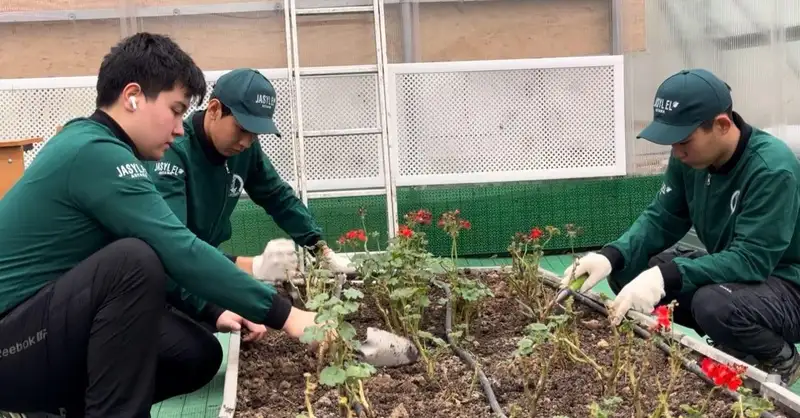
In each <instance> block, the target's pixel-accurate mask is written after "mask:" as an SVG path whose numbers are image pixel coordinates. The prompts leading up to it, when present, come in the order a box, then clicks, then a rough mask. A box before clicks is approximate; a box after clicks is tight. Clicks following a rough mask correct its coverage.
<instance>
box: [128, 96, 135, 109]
mask: <svg viewBox="0 0 800 418" xmlns="http://www.w3.org/2000/svg"><path fill="white" fill-rule="evenodd" d="M129 100H130V102H131V106H133V110H136V98H135V97H133V96H131V97H130V98H129Z"/></svg>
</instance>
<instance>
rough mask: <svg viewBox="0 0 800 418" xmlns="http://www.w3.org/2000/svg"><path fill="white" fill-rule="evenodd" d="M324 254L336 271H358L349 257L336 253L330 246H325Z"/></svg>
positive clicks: (351, 272) (344, 272) (348, 272)
mask: <svg viewBox="0 0 800 418" xmlns="http://www.w3.org/2000/svg"><path fill="white" fill-rule="evenodd" d="M322 254H323V256H324V257H325V258H327V259H328V265H329V266H330V269H331V271H333V272H334V273H343V274H353V273H355V272H356V268H355V267H354V266H353V263H352V262H351V261H350V259H349V258H347V257H345V256H343V255H339V254H336V253H334V252H333V250H331V249H330V248H328V247H325V249H324V250H323V252H322Z"/></svg>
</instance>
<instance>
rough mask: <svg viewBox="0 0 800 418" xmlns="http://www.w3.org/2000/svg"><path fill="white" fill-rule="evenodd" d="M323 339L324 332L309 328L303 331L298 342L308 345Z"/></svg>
mask: <svg viewBox="0 0 800 418" xmlns="http://www.w3.org/2000/svg"><path fill="white" fill-rule="evenodd" d="M324 338H325V331H323V330H322V328H320V327H315V326H311V327H306V329H304V330H303V335H301V336H300V342H302V343H306V344H309V343H312V342H314V341H322V340H323V339H324Z"/></svg>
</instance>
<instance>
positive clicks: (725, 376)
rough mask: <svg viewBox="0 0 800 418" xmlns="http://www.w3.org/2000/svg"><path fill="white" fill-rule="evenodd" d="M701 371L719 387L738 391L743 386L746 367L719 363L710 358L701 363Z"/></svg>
mask: <svg viewBox="0 0 800 418" xmlns="http://www.w3.org/2000/svg"><path fill="white" fill-rule="evenodd" d="M700 369H702V370H703V373H705V374H706V376H708V377H709V379H711V380H712V381H713V382H714V384H715V385H717V386H727V387H728V389H730V390H733V391H735V390H737V389H739V387H740V386H741V385H742V374H743V373H744V367H742V366H735V365H730V366H729V365H727V364H722V363H718V362H716V361H714V360H712V359H710V358H708V357H706V358H704V359H703V360H702V361H700Z"/></svg>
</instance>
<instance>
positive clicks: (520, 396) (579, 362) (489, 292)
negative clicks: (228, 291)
mask: <svg viewBox="0 0 800 418" xmlns="http://www.w3.org/2000/svg"><path fill="white" fill-rule="evenodd" d="M361 215H362V219H363V213H362V214H361ZM460 216H461V215H460V213H459V212H458V211H452V212H447V213H444V214H442V215H441V216H440V217H439V222H438V224H437V226H438V229H440V230H441V232H439V231H435V230H433V228H432V227H430V226H429V225H430V224H431V223H432V217H431V215H430V213H428V212H426V211H423V210H421V211H417V212H413V213H409V214H408V215H406V217H405V220H406V223H405V224H404V225H401V227H400V229H399V234H398V237H397V238H396V239H395V240H393V241H392V242H391V243H389V245H388V248H385V249H381V250H385V251H381V252H375V250H376V249H377V248H375V247H372V246H371V245H372V244H371V242H370V238H371V237H372V236H373V235H372V234H369V233H368V232H367V231H363V230H355V231H353V232H351V233H348V234H346V235H345V236H343V237H342V239H340V244H341V245H343V246H349V247H353V246H357V247H359V249H361V250H362V251H364V253H365V254H366V255H365V257H364V258H363V259H361V260H359V262H358V272H359V274H360V276H361V277H362V278H363V283H362V284H349V283H342V282H341V281H338V282H337V281H332V280H327V279H326V278H328V277H330V275H329V273H328V272H327V271H326V270H325V266H324V265H315V266H313V268H312V269H310V270H309V272H308V274H307V278H306V280H305V283H304V284H303V285H302V286H300V290H301V294H302V299H303V303H304V304H305V305H306V307H307V308H309V309H313V310H315V311H317V312H318V322H319V323H320V324H325V325H324V327H323V329H322V330H320V331H318V332H312V330H308V331H307V333H306V335H305V336H304V338H303V340H304V342H311V341H314V340H317V341H322V340H323V339H324V338H325V336H326V332H325V331H326V330H327V331H331V330H335V331H336V332H335V333H328V334H327V335H333V336H334V337H335V339H334V341H333V343H332V344H331V345H330V347H329V350H327V351H326V352H325V353H322V354H321V355H320V353H312V352H309V351H308V350H307V349H305V348H304V343H303V342H297V341H293V340H291V339H289V338H287V337H285V336H284V335H283V334H281V333H271V334H270V335H269V336H267V337H266V338H265V339H264V340H262V341H260V342H258V343H253V344H244V345H243V346H242V351H241V354H240V375H239V388H238V394H237V399H238V401H237V408H236V416H237V417H291V418H294V417H298V416H305V417H309V418H310V417H317V418H324V417H339V416H344V417H350V416H370V417H393V418H400V417H410V416H424V417H467V416H468V417H494V416H505V417H523V416H526V417H527V416H536V417H539V416H541V417H586V416H589V417H610V416H619V417H623V416H624V417H636V418H640V417H641V418H643V417H648V418H649V417H679V416H682V417H687V418H689V417H700V416H705V417H742V418H744V417H751V416H754V417H757V416H760V415H762V413H763V414H764V415H762V416H784V415H783V414H782V413H781V411H780V410H779V408H776V407H775V406H773V405H772V404H771V403H770V402H769V401H767V400H765V399H763V398H760V397H758V396H756V395H753V394H752V393H750V391H749V390H748V389H745V388H744V385H743V370H741V369H740V368H738V367H732V366H728V365H724V364H719V363H716V362H714V361H713V360H710V359H704V358H698V357H697V356H695V355H694V354H693V353H691V352H687V350H686V349H685V348H682V347H681V346H680V345H679V344H678V343H677V342H675V341H674V340H672V339H669V338H666V337H665V336H664V335H662V333H663V332H664V331H666V330H668V329H669V328H670V327H671V306H661V307H659V308H658V309H657V310H656V312H654V315H655V316H656V319H657V321H656V326H655V327H653V328H651V329H649V330H642V329H641V328H639V327H638V326H637V325H636V324H635V323H633V322H631V321H627V322H623V324H621V325H620V326H618V327H613V326H611V325H610V324H609V322H608V320H607V317H606V316H605V315H604V313H603V312H601V311H603V306H594V307H590V306H589V304H591V303H592V302H591V301H586V303H580V300H583V298H579V299H580V300H576V299H573V298H568V299H566V300H565V301H564V302H563V303H560V304H553V303H552V301H553V300H554V297H555V292H554V290H553V289H552V288H551V287H550V286H548V285H547V281H546V280H545V279H544V278H543V277H542V275H541V273H540V271H539V268H538V263H539V260H540V259H541V257H542V254H543V250H544V248H545V247H546V245H547V243H548V242H549V240H550V239H551V238H552V237H554V236H556V235H558V234H561V233H564V234H566V235H567V236H568V237H569V238H570V239H574V238H575V237H576V236H577V235H579V234H580V229H579V228H576V227H574V226H572V225H567V226H565V227H564V228H563V232H562V231H561V230H559V229H557V228H554V227H547V228H543V229H539V228H534V229H533V230H531V232H530V233H527V234H517V235H516V236H515V237H514V238H513V240H512V242H511V244H510V246H509V252H510V253H511V256H512V258H513V260H514V262H513V266H511V268H510V269H506V270H495V271H473V272H470V271H459V270H457V269H456V268H455V267H454V266H455V265H456V263H455V262H456V259H457V257H458V252H457V249H458V246H457V243H458V242H459V239H463V238H464V237H463V235H464V234H465V232H466V231H468V230H469V228H470V224H469V222H468V221H467V220H464V219H462V218H461V217H460ZM426 233H446V234H448V235H449V236H450V237H451V238H452V240H453V246H452V248H453V250H452V254H451V257H449V258H446V259H444V260H442V259H436V258H433V257H431V256H430V255H429V254H427V252H426V251H425V249H426V244H427V241H426ZM317 259H318V260H322V258H321V257H317ZM367 327H376V328H381V329H384V330H391V331H393V332H395V333H397V334H399V335H403V336H406V337H408V338H409V339H410V340H411V341H413V342H414V345H415V346H416V347H417V350H418V352H419V354H420V355H419V358H418V361H417V362H416V363H414V364H411V365H405V366H400V367H395V368H375V367H372V366H370V365H369V364H366V363H363V362H361V361H360V358H359V357H358V356H357V355H356V353H357V347H358V343H359V341H363V339H364V336H365V332H366V329H367ZM448 328H449V330H450V333H447V332H446V330H447V329H448ZM459 351H460V353H458V352H459ZM665 351H669V352H671V353H672V354H669V355H668V354H667V353H666V352H665ZM459 354H460V356H459ZM465 360H471V361H473V362H474V364H475V365H477V368H473V367H471V366H470V365H468V363H470V361H465ZM684 363H688V364H689V365H690V366H692V365H693V366H696V367H698V368H700V369H701V371H699V373H700V375H701V376H702V375H704V377H700V376H698V375H697V374H694V373H692V372H691V371H687V370H686V369H685V367H684ZM486 389H488V390H486ZM492 403H494V408H493V407H492V405H490V404H492ZM493 409H494V410H493ZM767 411H771V413H770V412H767ZM498 413H499V414H502V415H499V414H498ZM772 414H774V415H772Z"/></svg>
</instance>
